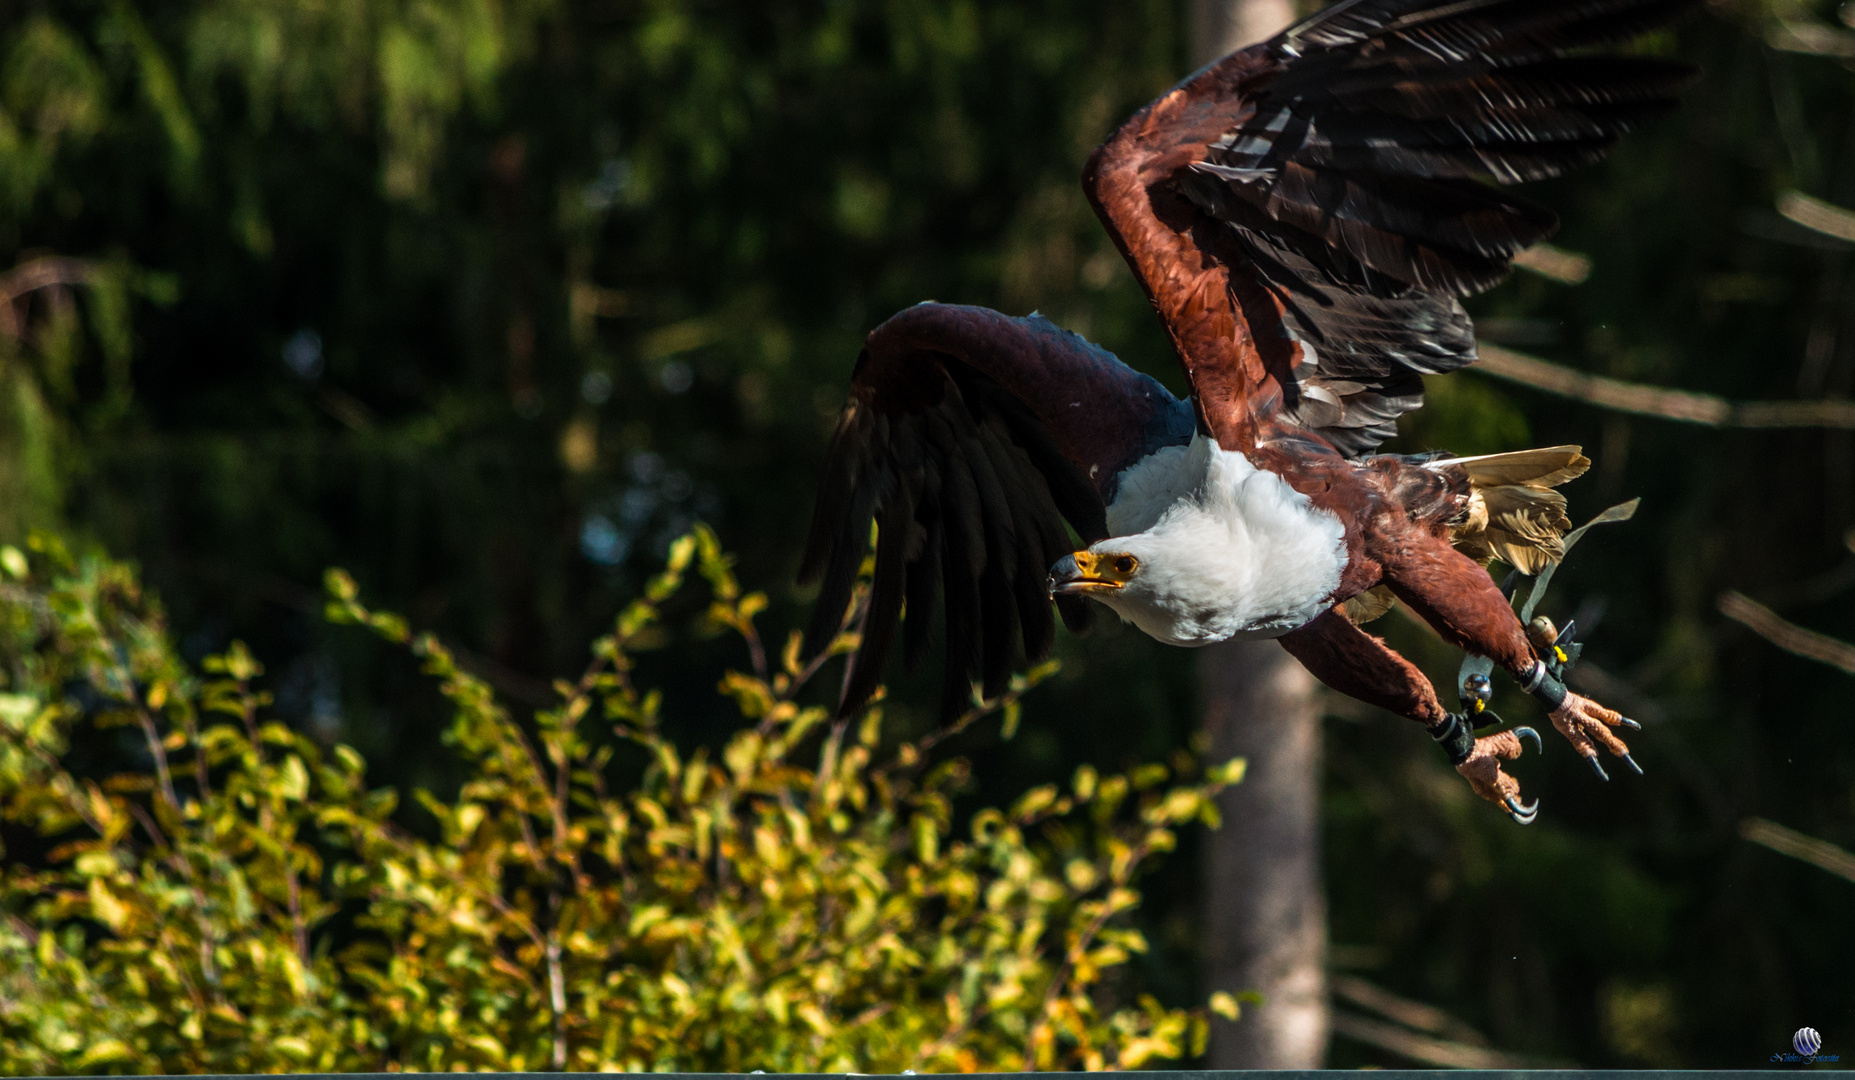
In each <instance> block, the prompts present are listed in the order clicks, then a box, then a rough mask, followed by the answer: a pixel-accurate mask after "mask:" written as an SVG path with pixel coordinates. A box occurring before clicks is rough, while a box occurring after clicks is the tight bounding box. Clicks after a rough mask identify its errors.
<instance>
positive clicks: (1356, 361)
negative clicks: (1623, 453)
mask: <svg viewBox="0 0 1855 1080" xmlns="http://www.w3.org/2000/svg"><path fill="white" fill-rule="evenodd" d="M1695 2H1696V0H1342V2H1341V3H1337V4H1334V5H1333V6H1331V7H1329V8H1327V9H1326V10H1324V11H1321V12H1318V13H1316V14H1315V15H1313V16H1311V17H1309V18H1308V19H1306V20H1304V21H1303V22H1301V23H1300V24H1298V25H1296V26H1294V27H1292V28H1290V29H1289V30H1287V31H1284V32H1283V33H1282V34H1280V35H1279V36H1277V37H1275V38H1274V39H1272V40H1270V41H1267V42H1264V43H1263V44H1260V45H1256V46H1253V47H1251V48H1248V49H1244V50H1242V51H1240V52H1237V53H1233V54H1232V55H1230V56H1228V57H1225V58H1224V59H1223V60H1221V61H1219V62H1217V63H1216V64H1213V65H1211V66H1210V67H1207V68H1205V69H1204V70H1203V71H1201V72H1199V73H1198V74H1196V75H1194V76H1192V77H1191V78H1190V79H1187V80H1186V81H1185V82H1183V83H1181V84H1180V85H1179V86H1178V87H1176V88H1175V89H1173V90H1172V91H1171V92H1169V93H1168V94H1166V95H1165V96H1164V97H1161V98H1160V99H1159V100H1157V101H1155V102H1153V103H1152V104H1151V105H1149V106H1147V108H1145V109H1143V110H1141V112H1139V113H1138V114H1136V115H1135V116H1134V117H1133V118H1132V119H1130V120H1129V121H1128V122H1127V123H1126V124H1124V125H1122V127H1121V128H1120V130H1118V131H1117V132H1116V133H1115V134H1114V136H1113V137H1112V138H1111V139H1110V140H1109V141H1108V142H1107V143H1104V144H1103V145H1102V147H1101V149H1099V150H1097V151H1096V153H1095V156H1094V158H1093V159H1091V161H1090V162H1089V167H1088V171H1087V172H1086V173H1085V174H1084V186H1085V188H1086V189H1087V191H1088V193H1089V197H1090V199H1091V201H1092V202H1093V203H1094V204H1095V208H1096V210H1097V212H1098V213H1099V214H1100V216H1101V218H1102V221H1103V222H1104V224H1106V225H1107V227H1108V230H1109V232H1110V233H1111V234H1112V235H1113V236H1114V237H1115V239H1116V241H1117V242H1118V243H1119V244H1120V247H1121V250H1122V252H1123V254H1125V255H1126V256H1127V258H1128V261H1129V262H1130V263H1131V264H1132V265H1133V268H1134V271H1135V273H1136V274H1137V275H1138V276H1139V278H1140V280H1141V283H1142V284H1143V285H1144V286H1145V287H1146V289H1147V292H1148V294H1149V295H1150V296H1152V298H1153V302H1154V305H1155V306H1156V307H1157V308H1158V309H1159V312H1160V315H1161V317H1162V318H1163V319H1164V320H1165V321H1166V324H1167V328H1168V330H1170V331H1171V333H1172V337H1173V340H1174V343H1175V345H1176V346H1177V348H1178V351H1179V355H1180V358H1181V360H1182V361H1183V362H1184V363H1185V365H1186V369H1187V373H1188V375H1189V376H1190V377H1191V380H1192V387H1193V391H1194V394H1195V396H1196V397H1197V399H1198V407H1199V410H1200V413H1201V415H1202V416H1203V418H1204V421H1205V424H1206V426H1207V428H1208V429H1209V430H1210V431H1211V432H1212V433H1213V434H1215V435H1217V436H1218V439H1219V441H1220V442H1221V443H1223V445H1224V446H1225V448H1226V449H1248V448H1250V447H1252V446H1254V445H1256V443H1257V442H1258V441H1261V440H1262V439H1264V438H1266V437H1268V433H1269V430H1270V429H1275V430H1279V429H1280V428H1281V427H1284V426H1286V427H1291V428H1297V429H1299V430H1301V431H1304V432H1311V433H1314V434H1316V435H1317V436H1319V437H1320V438H1321V439H1324V440H1325V441H1326V442H1328V443H1329V444H1331V445H1332V446H1333V447H1335V448H1336V449H1338V450H1339V451H1340V452H1341V453H1343V454H1345V455H1347V456H1349V457H1350V456H1354V455H1357V454H1361V453H1364V452H1367V451H1369V450H1371V449H1372V448H1373V447H1375V446H1377V445H1378V443H1379V442H1381V441H1382V440H1384V439H1385V438H1386V437H1388V436H1389V435H1390V434H1392V433H1393V431H1394V430H1395V423H1396V420H1397V418H1398V416H1399V415H1400V414H1402V413H1404V412H1408V411H1410V410H1412V409H1415V408H1417V407H1418V406H1419V405H1421V404H1422V402H1423V385H1422V382H1421V379H1420V376H1422V375H1424V374H1427V373H1436V372H1444V371H1450V370H1453V369H1455V368H1459V367H1462V366H1463V365H1465V364H1470V363H1473V362H1474V360H1475V338H1474V332H1473V327H1472V326H1471V324H1470V322H1469V319H1468V316H1467V315H1466V314H1465V313H1464V312H1463V310H1462V305H1461V304H1460V303H1459V302H1458V297H1463V296H1468V295H1471V294H1473V293H1476V292H1480V291H1482V290H1484V289H1487V288H1489V287H1491V286H1492V285H1494V284H1495V283H1496V282H1498V281H1500V280H1501V279H1502V278H1503V277H1505V276H1506V274H1507V272H1508V267H1509V264H1510V263H1511V261H1512V259H1513V256H1514V255H1515V254H1516V253H1517V252H1519V251H1520V250H1522V249H1523V248H1526V247H1528V246H1529V245H1531V244H1534V243H1536V242H1538V241H1539V240H1541V239H1543V238H1545V237H1546V236H1548V235H1550V234H1551V233H1552V231H1553V230H1554V229H1555V228H1556V226H1557V220H1556V219H1555V218H1554V217H1553V215H1552V214H1550V213H1548V212H1546V211H1544V210H1541V209H1539V208H1538V207H1535V206H1532V205H1530V204H1528V203H1526V202H1525V201H1523V200H1520V199H1517V198H1515V197H1513V196H1511V195H1509V194H1507V193H1505V192H1503V191H1501V190H1499V188H1498V187H1496V186H1494V185H1508V184H1515V183H1520V182H1522V181H1528V180H1538V179H1542V178H1545V177H1551V176H1557V175H1559V174H1561V173H1563V172H1566V171H1568V170H1570V169H1573V168H1576V167H1578V166H1581V165H1586V164H1589V163H1591V162H1593V161H1596V160H1597V159H1599V158H1600V157H1602V156H1603V154H1604V152H1605V151H1606V150H1607V149H1608V148H1609V147H1610V145H1611V144H1612V143H1613V142H1615V141H1616V139H1617V137H1618V135H1619V134H1621V133H1622V132H1625V131H1628V130H1629V129H1631V128H1632V127H1635V126H1637V125H1639V124H1641V123H1642V122H1643V121H1645V120H1646V119H1648V118H1650V117H1653V116H1657V115H1660V114H1661V113H1663V112H1665V111H1666V110H1667V109H1669V108H1670V107H1671V106H1672V105H1673V104H1674V99H1673V90H1674V88H1675V86H1676V85H1677V84H1678V83H1680V82H1681V81H1682V80H1684V79H1685V78H1687V76H1688V75H1689V74H1690V70H1691V69H1689V68H1688V67H1687V66H1686V65H1683V64H1677V63H1671V62H1667V61H1658V60H1653V59H1649V58H1646V57H1642V56H1621V55H1603V54H1600V53H1597V52H1594V50H1600V49H1603V48H1605V47H1607V46H1612V45H1615V44H1617V43H1620V42H1623V41H1627V40H1628V39H1630V38H1632V37H1634V36H1636V35H1638V34H1641V33H1643V32H1644V31H1646V30H1649V29H1652V28H1654V27H1656V26H1659V25H1661V24H1662V23H1664V22H1666V21H1667V20H1669V19H1670V18H1672V17H1674V16H1675V15H1677V14H1680V13H1681V12H1683V11H1685V10H1687V9H1689V8H1691V7H1693V6H1694V5H1695Z"/></svg>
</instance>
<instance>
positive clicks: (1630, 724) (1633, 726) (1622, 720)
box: [1617, 716, 1642, 731]
mask: <svg viewBox="0 0 1855 1080" xmlns="http://www.w3.org/2000/svg"><path fill="white" fill-rule="evenodd" d="M1617 723H1619V724H1622V725H1623V726H1624V727H1626V728H1629V729H1630V730H1631V731H1641V730H1642V725H1641V724H1638V723H1637V722H1636V721H1634V720H1631V719H1630V718H1629V717H1627V716H1622V717H1618V718H1617Z"/></svg>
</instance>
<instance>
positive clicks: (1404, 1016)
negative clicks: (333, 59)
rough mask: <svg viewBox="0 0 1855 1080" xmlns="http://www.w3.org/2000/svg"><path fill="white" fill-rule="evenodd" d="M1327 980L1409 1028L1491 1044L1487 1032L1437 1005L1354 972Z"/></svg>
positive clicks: (1337, 990) (1359, 1002) (1344, 994)
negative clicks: (1483, 1032)
mask: <svg viewBox="0 0 1855 1080" xmlns="http://www.w3.org/2000/svg"><path fill="white" fill-rule="evenodd" d="M1327 983H1328V985H1329V986H1331V987H1332V988H1333V992H1334V994H1335V995H1336V996H1338V997H1343V998H1345V999H1346V1000H1347V1001H1350V1002H1352V1003H1353V1004H1354V1005H1357V1006H1359V1007H1360V1008H1363V1009H1369V1010H1371V1011H1372V1012H1375V1013H1377V1014H1379V1015H1380V1016H1383V1017H1385V1018H1386V1019H1388V1020H1395V1021H1397V1022H1398V1023H1400V1024H1403V1025H1404V1026H1405V1027H1407V1028H1414V1029H1416V1030H1418V1031H1424V1032H1428V1033H1430V1034H1432V1035H1441V1036H1443V1037H1445V1038H1448V1039H1452V1040H1454V1041H1455V1042H1459V1043H1463V1044H1466V1045H1469V1046H1480V1047H1486V1046H1487V1045H1488V1038H1487V1036H1485V1035H1483V1034H1482V1033H1481V1032H1479V1031H1476V1030H1475V1029H1474V1028H1472V1027H1470V1026H1469V1025H1468V1024H1466V1023H1464V1022H1462V1021H1461V1020H1458V1019H1456V1018H1455V1017H1453V1016H1451V1015H1449V1014H1448V1013H1446V1012H1444V1011H1443V1010H1441V1009H1439V1008H1437V1007H1436V1006H1434V1005H1426V1004H1424V1003H1423V1002H1421V1001H1412V1000H1411V999H1410V998H1407V997H1403V996H1401V995H1398V994H1394V993H1392V992H1391V991H1389V990H1387V989H1385V988H1384V987H1382V986H1377V985H1374V984H1372V983H1369V982H1367V981H1365V980H1364V979H1361V978H1358V977H1357V976H1353V975H1331V976H1328V979H1327Z"/></svg>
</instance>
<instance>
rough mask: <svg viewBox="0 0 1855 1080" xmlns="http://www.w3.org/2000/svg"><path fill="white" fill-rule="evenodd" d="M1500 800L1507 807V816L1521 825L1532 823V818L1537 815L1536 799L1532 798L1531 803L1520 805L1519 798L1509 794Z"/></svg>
mask: <svg viewBox="0 0 1855 1080" xmlns="http://www.w3.org/2000/svg"><path fill="white" fill-rule="evenodd" d="M1502 802H1503V805H1505V806H1506V807H1507V816H1508V817H1510V818H1513V819H1514V820H1515V821H1516V822H1519V823H1520V824H1522V825H1531V824H1533V819H1534V818H1536V817H1538V816H1539V800H1538V799H1534V800H1533V805H1531V806H1521V805H1520V800H1519V799H1518V798H1516V797H1514V796H1512V795H1509V796H1508V797H1507V798H1506V799H1504V800H1502Z"/></svg>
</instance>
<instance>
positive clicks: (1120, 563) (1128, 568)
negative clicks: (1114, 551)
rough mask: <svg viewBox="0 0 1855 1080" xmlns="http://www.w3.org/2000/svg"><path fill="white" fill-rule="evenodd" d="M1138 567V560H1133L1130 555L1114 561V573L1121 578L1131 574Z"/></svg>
mask: <svg viewBox="0 0 1855 1080" xmlns="http://www.w3.org/2000/svg"><path fill="white" fill-rule="evenodd" d="M1139 565H1140V560H1139V559H1136V558H1134V557H1133V556H1132V555H1123V556H1121V557H1120V558H1118V559H1116V560H1114V572H1115V573H1117V574H1120V575H1122V576H1126V575H1128V574H1131V573H1133V572H1134V569H1135V568H1136V567H1138V566H1139Z"/></svg>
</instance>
